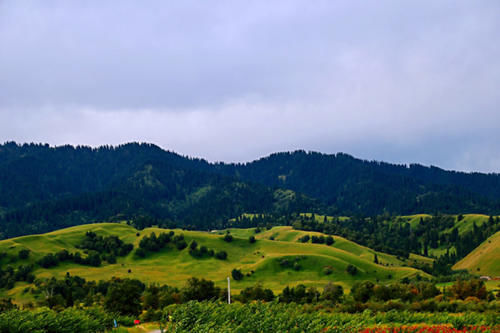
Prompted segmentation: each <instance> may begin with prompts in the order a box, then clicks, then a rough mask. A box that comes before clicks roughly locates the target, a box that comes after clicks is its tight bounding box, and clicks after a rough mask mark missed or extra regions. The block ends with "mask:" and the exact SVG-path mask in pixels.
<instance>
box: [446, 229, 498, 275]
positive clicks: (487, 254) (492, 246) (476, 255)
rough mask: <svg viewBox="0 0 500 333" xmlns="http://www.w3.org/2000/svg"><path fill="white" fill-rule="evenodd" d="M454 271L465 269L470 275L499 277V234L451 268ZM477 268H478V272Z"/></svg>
mask: <svg viewBox="0 0 500 333" xmlns="http://www.w3.org/2000/svg"><path fill="white" fill-rule="evenodd" d="M453 268H454V269H467V270H469V271H470V272H472V273H475V274H481V275H490V276H492V277H495V276H500V232H497V233H496V234H494V235H492V236H491V237H490V238H488V239H487V240H486V241H484V242H483V243H482V244H481V245H479V246H478V247H477V248H476V249H475V250H474V251H472V252H471V253H469V254H468V255H467V256H466V257H465V258H463V259H462V260H460V261H459V262H458V263H456V264H455V266H453ZM477 268H480V270H479V271H478V270H477Z"/></svg>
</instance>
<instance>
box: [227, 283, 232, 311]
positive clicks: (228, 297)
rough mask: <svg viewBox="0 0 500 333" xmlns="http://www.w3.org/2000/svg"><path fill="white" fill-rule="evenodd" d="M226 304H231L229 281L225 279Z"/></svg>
mask: <svg viewBox="0 0 500 333" xmlns="http://www.w3.org/2000/svg"><path fill="white" fill-rule="evenodd" d="M227 304H231V281H230V280H229V276H228V277H227Z"/></svg>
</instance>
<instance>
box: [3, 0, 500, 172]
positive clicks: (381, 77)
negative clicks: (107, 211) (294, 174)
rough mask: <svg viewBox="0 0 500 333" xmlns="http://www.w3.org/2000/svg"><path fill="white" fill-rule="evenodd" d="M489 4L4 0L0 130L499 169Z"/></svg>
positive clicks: (238, 155) (58, 140) (493, 13)
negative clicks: (304, 151) (339, 153)
mask: <svg viewBox="0 0 500 333" xmlns="http://www.w3.org/2000/svg"><path fill="white" fill-rule="evenodd" d="M499 12H500V5H499V4H498V2H496V1H483V2H469V1H439V2H436V1H405V2H401V1H336V2H332V1H315V2H310V1H273V2H269V1H252V2H239V1H210V2H204V1H183V2H164V1H148V2H141V3H138V2H136V1H106V2H103V1H86V2H67V1H27V2H24V1H23V2H21V1H3V2H0V121H1V124H0V140H12V139H15V140H18V141H43V142H49V143H52V144H62V143H74V144H91V145H99V144H109V143H115V144H116V143H122V142H126V141H131V140H138V141H151V142H154V143H157V144H159V145H161V146H163V147H165V148H168V149H174V150H177V151H179V152H181V153H184V154H191V155H198V156H203V157H207V158H209V159H211V160H226V161H227V160H238V161H242V160H243V161H244V160H250V159H253V158H255V157H258V156H262V155H265V154H267V153H270V152H273V151H276V150H289V149H296V148H304V149H312V150H321V151H324V152H336V151H345V152H348V153H352V154H355V155H358V156H361V157H364V158H368V159H385V160H389V161H395V162H423V163H426V164H437V165H441V166H443V167H447V168H457V169H461V170H481V171H497V172H498V171H500V158H499V156H500V148H499V147H498V145H497V144H496V142H498V139H499V135H498V134H497V133H499V132H500V131H499V130H500V125H499V124H500V112H498V105H500V103H499V102H500V95H499V94H498V91H497V89H498V87H499V86H500V45H499V43H497V42H496V39H497V38H498V35H499V33H500V22H499V21H498V14H499Z"/></svg>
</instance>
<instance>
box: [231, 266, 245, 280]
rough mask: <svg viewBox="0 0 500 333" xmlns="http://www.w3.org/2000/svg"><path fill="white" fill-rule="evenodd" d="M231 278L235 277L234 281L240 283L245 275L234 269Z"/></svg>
mask: <svg viewBox="0 0 500 333" xmlns="http://www.w3.org/2000/svg"><path fill="white" fill-rule="evenodd" d="M231 276H232V277H233V279H234V280H236V281H239V280H241V279H243V273H241V270H239V269H236V268H234V269H233V270H232V271H231Z"/></svg>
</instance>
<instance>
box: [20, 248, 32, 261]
mask: <svg viewBox="0 0 500 333" xmlns="http://www.w3.org/2000/svg"><path fill="white" fill-rule="evenodd" d="M18 256H19V259H22V260H24V259H28V257H29V256H30V250H27V249H23V250H21V251H19V253H18Z"/></svg>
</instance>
